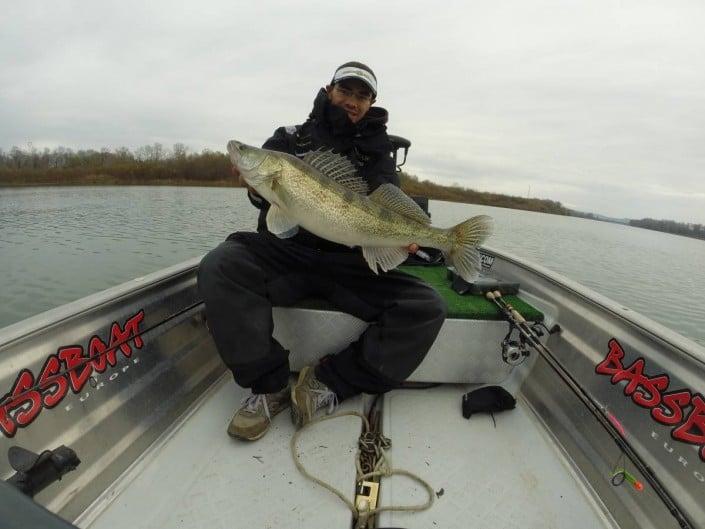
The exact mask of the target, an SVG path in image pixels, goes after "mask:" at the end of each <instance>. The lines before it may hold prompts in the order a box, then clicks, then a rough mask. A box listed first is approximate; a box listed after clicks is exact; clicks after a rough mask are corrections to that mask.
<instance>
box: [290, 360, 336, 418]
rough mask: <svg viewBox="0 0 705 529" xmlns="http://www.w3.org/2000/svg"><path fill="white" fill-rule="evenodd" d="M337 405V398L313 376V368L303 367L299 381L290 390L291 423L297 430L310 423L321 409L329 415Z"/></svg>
mask: <svg viewBox="0 0 705 529" xmlns="http://www.w3.org/2000/svg"><path fill="white" fill-rule="evenodd" d="M337 405H338V396H337V395H336V394H335V393H333V391H331V389H330V388H329V387H328V386H326V385H325V384H324V383H323V382H321V381H320V380H318V379H317V378H316V376H315V374H314V368H313V367H304V368H303V369H302V370H301V372H300V373H299V380H298V381H297V382H296V384H295V385H294V386H293V387H292V388H291V421H292V422H293V423H294V425H295V426H296V427H297V428H301V427H302V426H303V425H304V424H307V423H308V422H310V421H311V419H312V418H313V416H314V415H315V414H316V412H317V411H318V410H320V409H321V408H324V407H327V408H328V413H331V412H332V411H333V410H334V409H335V407H336V406H337Z"/></svg>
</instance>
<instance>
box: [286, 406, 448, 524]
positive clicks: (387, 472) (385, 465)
mask: <svg viewBox="0 0 705 529" xmlns="http://www.w3.org/2000/svg"><path fill="white" fill-rule="evenodd" d="M348 416H350V417H359V418H360V419H361V420H362V426H363V432H368V431H369V430H370V424H369V422H368V421H367V417H365V416H364V415H363V414H362V413H360V412H357V411H346V412H341V413H336V414H335V415H326V416H322V417H318V418H316V419H314V420H312V421H311V422H309V423H307V424H305V425H304V426H302V427H301V428H300V429H299V430H297V431H296V432H295V433H294V435H293V436H292V437H291V455H292V457H293V458H294V463H295V464H296V468H297V469H298V470H299V472H301V473H302V474H303V475H304V476H305V477H306V478H308V479H309V480H311V481H313V482H314V483H317V484H318V485H320V486H321V487H323V488H324V489H326V490H328V491H330V492H332V493H333V494H335V495H336V496H338V498H340V500H341V501H342V502H343V503H345V505H347V506H348V509H350V511H351V512H352V514H353V518H354V519H355V520H357V518H358V516H360V514H361V513H360V512H358V509H357V508H356V507H355V505H354V504H353V503H352V502H351V501H350V500H349V499H348V498H347V497H346V496H345V494H343V493H342V492H340V491H339V490H338V489H336V488H335V487H333V486H332V485H330V484H328V483H326V482H325V481H323V480H322V479H319V478H317V477H316V476H314V475H313V474H311V473H309V472H308V470H306V468H305V467H304V465H303V463H302V462H301V460H300V459H299V453H298V452H297V450H296V446H297V442H298V439H299V435H301V432H302V431H303V430H304V429H306V428H309V427H310V426H312V425H314V424H318V423H320V422H323V421H330V420H331V419H339V418H341V417H348ZM378 448H379V458H378V461H377V464H376V465H375V469H374V470H373V471H372V472H368V473H366V474H363V473H362V469H361V468H360V450H359V449H358V451H357V455H356V456H355V466H356V469H357V472H356V474H357V481H358V482H360V481H364V480H369V479H370V478H375V477H382V476H393V475H399V476H407V477H408V478H411V479H413V480H415V481H417V482H418V483H420V484H421V485H422V486H423V487H424V488H425V489H426V492H427V493H428V501H426V503H424V504H421V505H398V506H393V505H392V506H388V507H377V508H376V509H372V510H368V509H366V510H365V511H364V516H365V517H369V516H372V515H374V514H377V513H380V512H383V511H407V512H420V511H425V510H426V509H428V508H430V507H431V505H433V498H434V496H435V493H434V491H433V488H432V487H431V485H429V484H428V482H426V481H425V480H424V479H422V478H420V477H419V476H417V475H416V474H413V473H412V472H409V471H407V470H402V469H396V468H391V466H390V465H389V461H388V459H387V457H386V453H385V451H384V448H382V446H379V447H378Z"/></svg>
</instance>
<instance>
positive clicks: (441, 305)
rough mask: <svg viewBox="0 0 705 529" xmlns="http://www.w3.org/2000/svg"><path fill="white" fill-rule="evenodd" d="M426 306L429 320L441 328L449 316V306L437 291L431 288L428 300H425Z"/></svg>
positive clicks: (427, 295)
mask: <svg viewBox="0 0 705 529" xmlns="http://www.w3.org/2000/svg"><path fill="white" fill-rule="evenodd" d="M424 306H425V308H426V311H427V312H426V313H427V314H428V318H429V320H432V321H434V322H436V323H438V324H439V326H440V325H441V324H442V323H443V322H444V321H445V319H446V317H447V315H448V304H447V303H446V301H445V299H443V296H441V295H440V294H439V293H438V291H437V290H436V289H434V288H431V287H429V288H428V290H427V292H426V299H425V300H424Z"/></svg>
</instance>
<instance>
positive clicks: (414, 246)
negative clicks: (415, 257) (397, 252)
mask: <svg viewBox="0 0 705 529" xmlns="http://www.w3.org/2000/svg"><path fill="white" fill-rule="evenodd" d="M406 249H407V250H408V252H409V253H416V252H418V251H419V245H418V244H416V243H415V242H412V243H411V244H410V245H409V246H408V247H407V248H406Z"/></svg>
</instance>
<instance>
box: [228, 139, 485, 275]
mask: <svg viewBox="0 0 705 529" xmlns="http://www.w3.org/2000/svg"><path fill="white" fill-rule="evenodd" d="M228 152H229V153H230V157H231V160H232V162H233V164H234V165H235V166H236V167H237V168H238V169H239V171H240V173H241V174H242V175H243V177H244V178H245V181H246V182H247V183H248V184H249V185H250V186H252V187H253V188H254V189H255V190H256V191H257V192H258V193H259V194H260V195H261V196H262V197H263V198H264V199H265V200H267V201H268V202H269V203H270V204H271V206H270V209H269V212H268V214H267V227H268V228H269V230H270V231H271V232H272V233H274V234H275V235H277V236H279V237H282V238H286V237H291V236H293V235H295V234H296V232H297V230H298V227H299V226H301V227H303V228H305V229H306V230H308V231H310V232H311V233H314V234H316V235H318V236H319V237H323V238H324V239H327V240H330V241H333V242H337V243H340V244H344V245H347V246H351V247H354V246H359V247H361V248H362V253H363V256H364V257H365V259H366V260H367V263H368V264H369V266H370V268H371V269H372V270H373V271H374V272H375V273H376V272H377V269H378V268H379V269H381V270H383V271H387V270H391V269H393V268H395V267H396V266H398V265H399V264H401V263H402V262H403V261H404V260H405V259H406V257H407V256H408V251H407V247H408V246H409V245H410V244H412V243H416V244H419V245H420V246H428V247H433V248H437V249H439V250H441V251H442V252H443V253H444V255H445V256H446V258H447V260H448V261H449V263H450V264H453V265H454V266H455V268H456V270H457V271H458V273H459V274H460V275H461V276H462V277H464V278H465V279H468V280H470V279H472V277H473V276H474V275H475V274H476V272H477V270H478V269H479V254H478V253H477V250H476V247H477V246H478V245H479V244H481V243H482V241H483V240H484V239H485V238H486V237H487V236H488V235H489V233H490V225H491V222H490V221H491V219H490V218H489V217H487V216H484V215H482V216H478V217H473V218H472V219H469V220H467V221H465V222H464V223H461V224H459V225H458V226H455V227H453V228H448V229H443V228H435V227H433V226H431V221H430V218H429V217H428V215H426V214H425V213H424V212H423V210H422V209H421V208H420V207H419V206H418V205H417V204H416V203H415V202H414V201H413V200H411V199H410V198H409V197H408V196H407V195H405V194H404V193H403V192H402V191H401V190H400V189H399V188H398V187H396V186H394V185H393V184H384V185H382V186H380V187H378V188H377V189H376V190H375V191H374V192H373V193H371V194H369V195H368V194H367V192H368V189H367V184H366V182H365V181H364V180H363V179H361V178H360V177H359V176H357V174H356V171H355V168H354V167H353V166H352V165H351V164H350V162H349V161H348V160H347V159H346V158H344V157H342V156H340V155H336V154H333V153H332V152H330V151H325V152H323V151H316V152H312V153H309V154H307V155H306V156H305V157H304V159H303V160H299V159H298V158H296V157H294V156H291V155H289V154H286V153H280V152H276V151H268V150H265V149H257V148H255V147H250V146H247V145H244V144H242V143H239V142H236V141H231V142H229V143H228Z"/></svg>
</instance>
